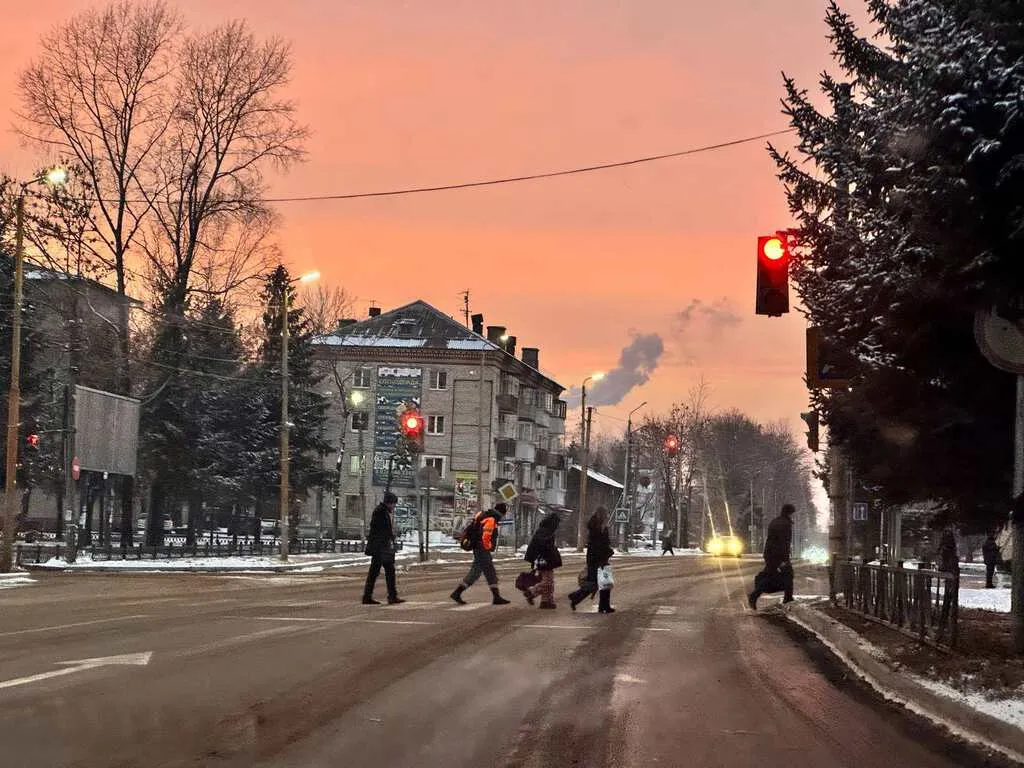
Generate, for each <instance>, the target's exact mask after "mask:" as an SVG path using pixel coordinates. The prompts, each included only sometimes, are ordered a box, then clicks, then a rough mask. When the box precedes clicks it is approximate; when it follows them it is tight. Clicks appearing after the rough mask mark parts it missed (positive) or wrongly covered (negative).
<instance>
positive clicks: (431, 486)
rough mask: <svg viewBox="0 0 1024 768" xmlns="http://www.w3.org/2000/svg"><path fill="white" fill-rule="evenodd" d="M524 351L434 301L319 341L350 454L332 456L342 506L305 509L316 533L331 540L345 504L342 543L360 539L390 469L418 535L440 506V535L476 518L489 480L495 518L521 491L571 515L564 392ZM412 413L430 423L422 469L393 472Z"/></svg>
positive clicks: (345, 326) (341, 438) (478, 318)
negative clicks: (401, 417) (419, 515)
mask: <svg viewBox="0 0 1024 768" xmlns="http://www.w3.org/2000/svg"><path fill="white" fill-rule="evenodd" d="M516 341H517V340H516V338H515V337H514V336H510V335H509V334H507V333H506V328H505V327H502V326H489V327H487V328H486V332H485V328H484V325H483V317H482V315H474V316H473V318H472V327H466V326H465V325H463V324H462V323H460V322H458V321H457V320H455V319H454V318H452V317H450V316H448V315H446V314H444V313H443V312H441V311H439V310H437V309H436V308H434V307H432V306H430V305H429V304H427V303H426V302H424V301H415V302H413V303H411V304H408V305H406V306H403V307H399V308H398V309H395V310H392V311H390V312H386V313H382V312H381V311H380V310H379V309H371V310H370V317H368V318H367V319H364V320H362V321H353V320H342V321H339V323H338V328H337V329H336V330H335V331H334V332H333V333H331V334H329V335H326V336H323V337H320V338H318V339H317V340H316V342H315V343H316V346H317V350H318V351H317V356H318V359H319V360H320V361H321V363H322V364H324V365H325V367H326V368H327V369H328V374H327V377H326V379H325V383H328V384H330V385H331V387H332V392H331V394H332V405H331V410H330V415H329V420H328V423H329V425H330V426H329V429H330V430H331V439H332V442H334V443H335V444H336V445H338V446H340V447H341V449H342V450H341V451H340V452H339V453H338V454H335V455H331V456H327V457H325V460H326V461H328V462H330V465H329V466H334V467H337V469H338V474H339V477H338V479H339V492H338V495H337V498H336V500H335V501H334V502H332V501H331V500H322V499H321V500H314V502H313V503H312V504H306V505H304V508H305V510H306V512H305V514H304V517H305V518H306V520H305V522H306V523H307V524H313V525H320V526H322V528H323V529H329V528H330V527H331V526H332V525H333V522H334V512H333V506H334V503H336V504H337V507H338V523H339V527H340V528H341V529H342V531H341V533H342V534H344V535H353V534H355V533H357V532H360V531H361V530H362V527H363V525H364V524H365V522H364V521H365V520H366V519H367V516H368V513H369V512H370V511H372V509H373V506H374V505H375V504H376V503H377V502H378V501H379V500H380V498H381V497H382V496H383V493H384V490H385V487H386V485H387V482H388V474H389V469H390V474H391V488H392V490H393V491H394V492H395V493H396V494H398V496H399V498H400V499H401V502H400V514H399V523H400V524H404V527H407V528H408V527H412V525H413V514H414V513H413V511H414V510H420V509H421V508H423V506H424V505H425V504H426V503H427V502H428V498H429V504H430V507H431V518H432V523H433V524H432V525H431V528H432V529H434V530H445V529H449V528H450V527H451V526H452V525H453V524H455V523H456V522H457V521H459V520H460V519H461V518H463V517H465V516H467V515H470V514H473V513H474V512H475V511H476V509H477V483H478V479H479V480H482V488H483V496H484V505H485V507H486V506H489V505H490V504H493V503H494V501H495V500H496V497H495V493H494V492H495V490H496V489H497V488H499V487H501V486H502V485H504V484H506V483H509V482H510V483H512V484H513V485H514V486H515V488H516V490H517V492H518V493H519V494H520V498H519V499H518V500H517V505H518V506H520V507H521V506H522V505H529V506H532V507H535V508H536V507H542V508H543V507H545V506H547V507H552V508H560V507H562V506H563V505H564V503H565V491H566V458H565V450H564V443H563V441H564V434H565V411H566V404H565V402H564V401H563V400H561V399H559V398H560V396H561V394H562V392H563V390H564V388H563V387H562V385H560V384H559V383H558V382H556V381H554V380H552V379H551V378H549V377H547V376H545V375H544V374H543V373H541V372H540V370H539V356H540V352H539V350H538V349H537V348H535V347H533V348H524V349H523V350H522V352H521V354H520V356H518V357H517V356H516ZM404 404H413V405H415V406H417V407H418V408H419V409H420V412H421V414H422V416H423V418H424V419H425V422H426V429H425V434H424V445H423V452H422V454H421V455H419V456H418V457H417V461H418V466H414V467H409V468H405V467H394V466H392V467H389V464H390V459H391V457H392V455H393V454H394V453H395V445H396V440H397V413H398V411H399V410H400V409H401V407H402V406H403V405H404ZM427 469H430V470H433V472H429V471H424V470H427ZM527 511H530V510H527ZM531 517H532V515H531Z"/></svg>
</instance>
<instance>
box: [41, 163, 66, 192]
mask: <svg viewBox="0 0 1024 768" xmlns="http://www.w3.org/2000/svg"><path fill="white" fill-rule="evenodd" d="M43 180H44V181H45V182H46V183H47V184H49V185H50V186H51V187H63V186H64V185H65V184H67V182H68V169H67V168H62V167H60V166H59V165H58V166H56V167H54V168H51V169H50V170H48V171H47V172H46V173H45V174H44V175H43Z"/></svg>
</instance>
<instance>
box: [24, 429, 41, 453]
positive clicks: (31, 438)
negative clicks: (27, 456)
mask: <svg viewBox="0 0 1024 768" xmlns="http://www.w3.org/2000/svg"><path fill="white" fill-rule="evenodd" d="M25 446H26V447H28V448H31V449H32V450H39V435H37V434H36V433H35V432H33V433H31V434H29V435H26V436H25Z"/></svg>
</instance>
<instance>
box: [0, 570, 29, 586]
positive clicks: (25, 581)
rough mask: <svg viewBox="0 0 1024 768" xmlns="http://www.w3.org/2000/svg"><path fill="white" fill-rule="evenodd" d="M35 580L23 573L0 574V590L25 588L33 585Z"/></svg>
mask: <svg viewBox="0 0 1024 768" xmlns="http://www.w3.org/2000/svg"><path fill="white" fill-rule="evenodd" d="M35 583H36V580H35V579H33V578H32V577H31V576H26V575H25V574H23V573H0V589H12V588H14V587H26V586H28V585H29V584H35Z"/></svg>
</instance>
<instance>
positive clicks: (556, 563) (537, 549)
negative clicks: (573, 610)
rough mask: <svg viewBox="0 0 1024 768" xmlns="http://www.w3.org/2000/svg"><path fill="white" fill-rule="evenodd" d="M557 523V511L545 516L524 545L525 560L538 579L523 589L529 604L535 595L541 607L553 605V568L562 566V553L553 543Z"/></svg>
mask: <svg viewBox="0 0 1024 768" xmlns="http://www.w3.org/2000/svg"><path fill="white" fill-rule="evenodd" d="M558 523H559V517H558V513H557V512H552V513H551V514H550V515H548V516H547V517H545V518H544V519H543V520H541V521H540V525H538V526H537V532H536V533H534V534H533V538H532V539H530V543H529V545H528V546H527V547H526V560H527V561H529V563H530V565H532V566H533V568H534V570H535V571H537V574H538V575H539V576H540V581H538V582H537V583H536V584H534V585H533V586H532V587H529V588H527V589H526V590H524V591H523V594H524V595H525V596H526V602H528V603H529V604H530V605H533V599H534V598H535V597H539V598H540V607H541V608H554V607H555V569H556V568H561V567H562V554H561V552H559V551H558V545H557V544H556V543H555V531H557V530H558Z"/></svg>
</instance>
